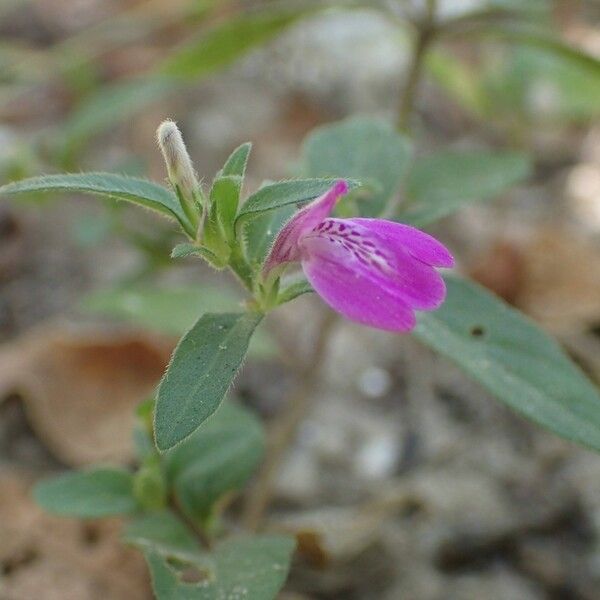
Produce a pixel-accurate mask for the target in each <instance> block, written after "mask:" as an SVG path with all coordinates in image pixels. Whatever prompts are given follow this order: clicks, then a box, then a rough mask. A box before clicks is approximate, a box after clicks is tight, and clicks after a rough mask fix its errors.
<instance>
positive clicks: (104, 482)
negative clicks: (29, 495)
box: [33, 468, 137, 519]
mask: <svg viewBox="0 0 600 600" xmlns="http://www.w3.org/2000/svg"><path fill="white" fill-rule="evenodd" d="M33 496H34V498H35V500H36V502H37V503H38V504H39V505H40V506H41V507H42V508H44V509H45V510H47V511H48V512H51V513H54V514H58V515H65V516H70V517H80V518H82V519H93V518H97V517H108V516H111V515H121V514H128V513H132V512H135V510H136V509H137V503H136V501H135V499H134V497H133V477H132V475H131V474H130V473H128V472H127V471H124V470H121V469H109V468H98V469H93V470H89V471H78V472H72V473H66V474H64V475H59V476H58V477H54V478H52V479H48V480H46V481H41V482H39V483H38V484H36V486H35V487H34V489H33Z"/></svg>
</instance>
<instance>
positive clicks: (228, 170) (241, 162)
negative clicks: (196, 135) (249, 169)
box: [220, 142, 252, 179]
mask: <svg viewBox="0 0 600 600" xmlns="http://www.w3.org/2000/svg"><path fill="white" fill-rule="evenodd" d="M250 150H252V144H251V142H246V143H245V144H242V145H241V146H238V147H237V148H236V149H235V150H234V151H233V152H232V153H231V154H230V156H229V158H228V159H227V160H226V161H225V165H224V166H223V168H222V169H221V173H220V174H221V175H223V176H227V175H237V176H238V177H242V179H243V177H244V175H245V174H246V165H247V164H248V157H249V156H250Z"/></svg>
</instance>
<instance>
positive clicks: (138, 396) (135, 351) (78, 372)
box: [0, 329, 172, 466]
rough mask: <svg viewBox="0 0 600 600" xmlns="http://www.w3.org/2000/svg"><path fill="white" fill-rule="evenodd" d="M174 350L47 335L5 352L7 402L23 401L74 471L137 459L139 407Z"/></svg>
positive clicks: (143, 341) (118, 336)
mask: <svg viewBox="0 0 600 600" xmlns="http://www.w3.org/2000/svg"><path fill="white" fill-rule="evenodd" d="M171 349H172V345H171V343H170V342H169V343H167V342H165V341H164V340H160V339H158V338H155V337H151V336H149V335H144V334H142V333H107V332H106V331H97V330H89V329H87V330H85V331H75V330H74V331H70V330H68V329H43V330H40V331H36V332H34V333H32V334H30V335H28V336H26V337H24V338H23V339H21V340H20V341H18V342H16V343H15V342H13V343H11V344H7V345H6V346H5V347H4V348H3V349H0V400H1V399H2V398H5V397H6V396H8V395H10V394H15V393H16V394H18V395H19V396H20V397H21V398H22V399H23V402H24V405H25V410H26V413H27V416H28V419H29V421H30V424H31V427H32V429H33V430H34V431H35V432H36V434H37V435H38V436H39V437H40V439H41V440H42V441H43V442H44V443H45V444H46V445H47V447H48V448H49V449H50V451H51V452H52V453H53V454H54V455H55V456H56V457H57V458H59V459H60V460H61V461H63V462H65V463H66V464H69V465H72V466H80V465H85V464H91V463H95V462H126V461H129V460H131V458H132V457H133V447H132V441H131V432H132V428H133V425H134V409H135V406H136V405H137V404H138V403H139V402H140V401H142V400H144V399H145V398H147V397H148V396H149V395H150V394H152V393H153V391H154V388H155V386H156V384H157V383H158V381H159V379H160V377H161V375H162V373H163V371H164V369H165V367H166V364H167V361H168V358H169V353H170V351H171Z"/></svg>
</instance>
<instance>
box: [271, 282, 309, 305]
mask: <svg viewBox="0 0 600 600" xmlns="http://www.w3.org/2000/svg"><path fill="white" fill-rule="evenodd" d="M312 292H314V290H313V288H312V286H311V285H310V283H308V281H307V280H306V279H301V280H300V281H296V282H294V283H291V284H290V285H287V286H286V287H284V288H283V289H282V290H281V292H279V296H278V298H277V303H278V304H285V303H286V302H290V301H291V300H293V299H294V298H297V297H298V296H302V295H303V294H310V293H312Z"/></svg>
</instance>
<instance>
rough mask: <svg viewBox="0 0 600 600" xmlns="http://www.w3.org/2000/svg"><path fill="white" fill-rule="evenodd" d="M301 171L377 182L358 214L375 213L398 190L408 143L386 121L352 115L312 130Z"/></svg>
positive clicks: (405, 162)
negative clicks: (375, 187) (338, 121)
mask: <svg viewBox="0 0 600 600" xmlns="http://www.w3.org/2000/svg"><path fill="white" fill-rule="evenodd" d="M302 156H303V164H304V172H305V174H306V175H308V176H310V177H353V178H355V179H358V180H360V181H362V182H364V183H365V184H366V183H368V182H376V183H377V184H378V185H379V189H377V190H373V191H372V193H371V194H370V195H369V197H368V199H367V200H364V201H361V203H360V208H361V213H362V214H363V215H365V216H376V215H378V214H380V213H381V211H382V210H383V208H384V207H385V204H386V203H387V201H388V200H389V199H390V198H391V197H392V196H393V195H394V194H396V193H397V192H398V190H399V187H400V183H401V181H402V179H403V177H404V174H405V173H406V169H407V167H408V164H409V161H410V157H411V145H410V142H409V141H408V139H407V138H406V137H405V136H403V135H401V134H399V133H398V132H397V131H396V130H395V129H394V127H393V126H392V125H391V124H389V123H387V122H386V121H383V120H380V119H375V118H370V117H354V118H351V119H347V120H345V121H341V122H340V123H334V124H333V125H325V126H323V127H319V128H318V129H316V130H314V131H313V132H312V133H311V134H310V135H309V136H308V138H307V139H306V141H305V142H304V146H303V151H302Z"/></svg>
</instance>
